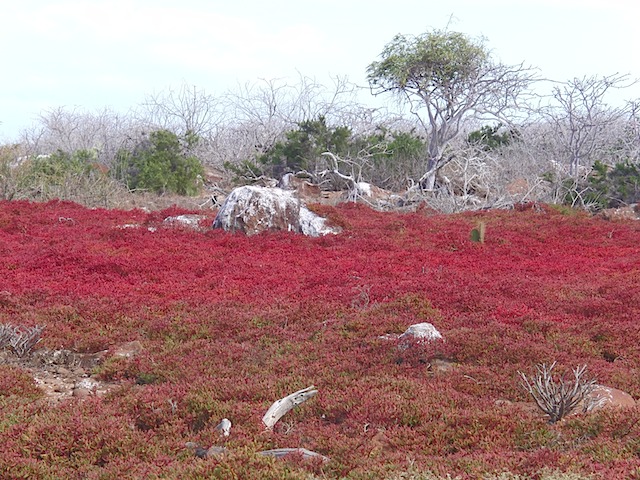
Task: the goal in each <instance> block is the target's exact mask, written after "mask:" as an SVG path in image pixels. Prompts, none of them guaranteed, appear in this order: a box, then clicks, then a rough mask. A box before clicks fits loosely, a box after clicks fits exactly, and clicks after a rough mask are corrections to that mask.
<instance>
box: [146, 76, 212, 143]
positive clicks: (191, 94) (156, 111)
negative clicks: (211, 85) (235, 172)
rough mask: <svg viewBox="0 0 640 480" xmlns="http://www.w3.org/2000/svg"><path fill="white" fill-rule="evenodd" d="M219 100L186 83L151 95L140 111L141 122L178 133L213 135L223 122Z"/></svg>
mask: <svg viewBox="0 0 640 480" xmlns="http://www.w3.org/2000/svg"><path fill="white" fill-rule="evenodd" d="M219 104H220V102H219V99H218V98H216V97H214V96H212V95H209V94H207V92H206V91H205V90H204V89H200V88H198V87H196V86H195V85H189V84H186V83H184V84H182V85H181V86H180V88H178V89H177V90H174V89H171V88H170V89H169V90H167V91H162V92H159V93H155V94H153V95H149V96H147V97H146V99H145V100H144V102H143V103H142V105H141V110H140V111H139V112H138V114H137V116H138V121H139V122H140V123H142V124H147V125H149V126H150V127H151V128H156V129H166V130H170V131H172V132H173V133H175V134H177V135H186V134H192V135H197V136H199V137H205V136H207V135H209V134H210V133H211V132H212V131H213V130H215V128H216V127H217V126H218V125H219V123H220V117H221V115H222V112H221V109H220V105H219Z"/></svg>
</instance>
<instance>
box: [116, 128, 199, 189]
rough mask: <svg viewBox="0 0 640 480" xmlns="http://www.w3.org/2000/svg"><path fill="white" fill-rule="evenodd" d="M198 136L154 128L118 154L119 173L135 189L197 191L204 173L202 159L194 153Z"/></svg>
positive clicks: (117, 171) (117, 173) (118, 175)
mask: <svg viewBox="0 0 640 480" xmlns="http://www.w3.org/2000/svg"><path fill="white" fill-rule="evenodd" d="M197 141H198V140H197V138H196V137H195V136H193V135H190V134H187V135H185V137H183V138H180V137H178V136H177V135H176V134H175V133H173V132H170V131H169V130H157V131H155V132H151V134H149V136H148V138H146V137H145V138H143V139H142V140H140V141H138V142H137V144H136V145H135V147H134V148H133V149H131V150H126V149H123V150H120V152H118V155H117V162H116V172H115V173H116V176H117V178H119V179H120V180H122V181H124V182H125V183H126V185H127V186H128V187H129V189H131V190H150V191H153V192H155V193H160V194H162V193H177V194H179V195H195V194H197V193H198V190H199V181H200V178H202V175H203V174H204V169H203V167H202V164H201V163H200V160H199V159H198V158H197V157H195V156H193V155H190V154H189V153H188V152H189V150H190V148H192V147H193V146H195V144H196V143H197Z"/></svg>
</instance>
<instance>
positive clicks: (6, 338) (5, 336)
mask: <svg viewBox="0 0 640 480" xmlns="http://www.w3.org/2000/svg"><path fill="white" fill-rule="evenodd" d="M14 334H15V327H14V326H13V325H10V324H8V323H0V348H4V347H6V346H8V345H11V339H12V338H13V336H14Z"/></svg>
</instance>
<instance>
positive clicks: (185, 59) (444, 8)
mask: <svg viewBox="0 0 640 480" xmlns="http://www.w3.org/2000/svg"><path fill="white" fill-rule="evenodd" d="M0 19H1V22H0V24H1V28H0V58H1V59H2V60H1V61H0V65H1V66H2V75H0V142H7V141H11V140H14V139H16V138H17V137H18V135H19V132H20V131H22V130H23V129H25V128H27V127H29V126H31V125H33V124H34V123H35V122H36V121H37V119H38V116H39V115H41V114H42V113H43V112H46V111H48V110H51V109H55V108H59V107H65V108H68V109H74V108H75V109H80V110H82V111H89V112H92V111H96V112H97V111H101V110H103V109H105V108H108V109H111V110H113V111H117V112H123V113H126V112H128V111H129V110H130V109H131V108H134V107H135V106H136V105H139V104H140V103H142V102H143V101H144V99H145V97H146V96H149V95H153V94H155V93H158V92H162V91H168V90H169V89H174V90H175V89H179V88H180V87H181V86H182V85H193V86H196V87H197V88H198V89H202V90H204V91H206V93H207V94H210V95H213V96H216V95H221V94H223V93H224V92H226V91H229V90H233V89H237V88H238V86H239V85H242V84H246V83H252V82H256V81H257V80H258V79H267V80H271V79H285V80H286V79H292V81H295V80H296V79H297V78H299V75H300V74H302V75H304V76H307V77H311V78H315V79H316V80H317V81H318V82H320V83H323V84H327V85H330V84H331V82H330V79H331V77H335V76H341V77H347V78H348V79H349V80H350V81H351V82H354V83H356V84H358V85H362V86H366V85H367V82H366V68H367V66H368V65H369V64H370V63H371V62H373V61H375V60H377V59H378V57H379V55H380V53H381V52H382V50H383V48H384V46H385V44H387V43H388V42H389V41H391V39H392V38H393V37H394V35H396V34H398V33H401V34H410V35H419V34H421V33H425V32H428V31H431V30H433V29H445V28H448V29H449V30H452V31H458V32H462V33H465V34H467V35H469V36H470V37H473V38H478V37H482V38H484V39H485V45H486V46H487V47H488V48H489V49H490V50H491V52H492V54H493V57H494V59H496V60H498V61H501V62H503V63H506V64H519V63H521V62H524V63H525V65H528V66H532V67H535V68H538V69H539V75H540V76H542V77H545V78H550V79H553V80H557V81H566V80H570V79H573V78H575V77H579V78H581V77H584V76H592V75H600V76H601V75H612V74H616V73H619V74H629V75H630V78H634V79H635V78H640V27H638V24H637V22H638V19H640V2H639V1H638V0H482V1H478V0H448V1H442V0H438V1H431V0H385V1H379V0H314V1H305V0H269V1H265V0H235V1H230V0H220V1H219V0H173V1H168V0H19V1H18V0H4V1H3V5H2V8H1V9H0ZM638 98H640V83H638V84H636V85H634V86H632V87H630V88H628V89H625V90H624V91H622V92H616V94H615V95H614V96H613V97H612V98H611V99H610V100H609V102H610V103H611V104H612V105H614V106H618V104H622V103H623V101H624V100H628V99H638ZM364 100H365V101H366V100H367V98H365V99H364Z"/></svg>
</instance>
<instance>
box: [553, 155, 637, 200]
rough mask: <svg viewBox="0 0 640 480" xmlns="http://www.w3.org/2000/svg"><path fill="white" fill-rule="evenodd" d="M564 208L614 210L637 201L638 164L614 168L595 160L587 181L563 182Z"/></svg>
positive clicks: (626, 162) (568, 180) (618, 164)
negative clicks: (580, 207) (574, 206)
mask: <svg viewBox="0 0 640 480" xmlns="http://www.w3.org/2000/svg"><path fill="white" fill-rule="evenodd" d="M562 185H563V188H564V190H565V192H566V193H565V196H564V199H563V203H564V204H565V205H580V206H583V207H588V208H590V209H592V210H601V209H603V208H617V207H620V206H623V205H629V204H632V203H638V202H640V165H638V164H635V163H632V162H630V161H628V160H627V161H624V162H620V163H616V164H615V165H614V166H610V165H607V164H605V163H603V162H600V161H596V162H595V163H594V164H593V167H592V171H591V173H590V174H589V176H588V177H587V179H586V180H582V181H577V180H575V179H566V180H565V181H563V183H562Z"/></svg>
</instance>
